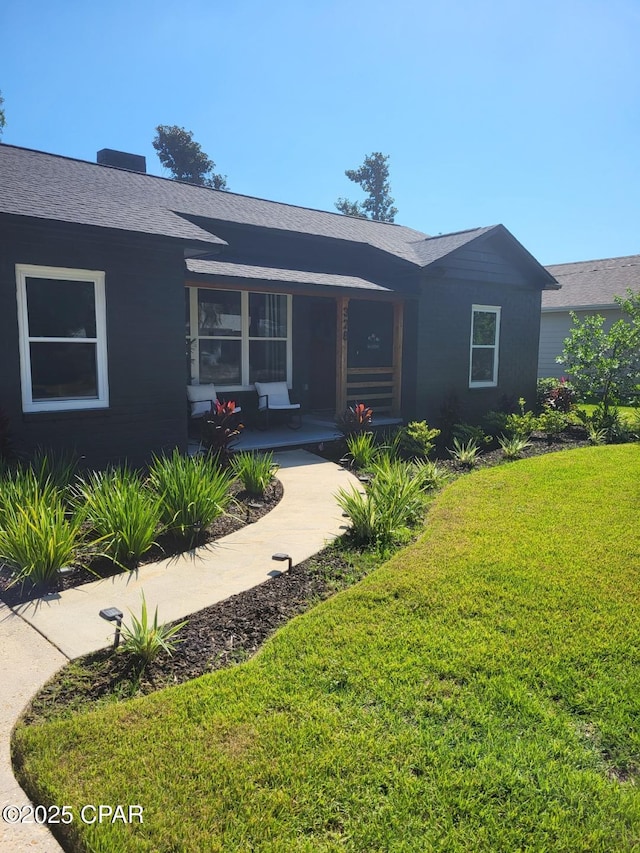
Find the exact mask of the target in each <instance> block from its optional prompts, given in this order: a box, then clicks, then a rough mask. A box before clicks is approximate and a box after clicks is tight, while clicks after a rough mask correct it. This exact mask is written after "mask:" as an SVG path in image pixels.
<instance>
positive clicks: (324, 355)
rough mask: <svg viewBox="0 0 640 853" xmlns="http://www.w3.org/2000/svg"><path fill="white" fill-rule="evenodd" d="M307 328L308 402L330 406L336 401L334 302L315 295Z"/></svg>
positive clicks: (316, 406) (318, 406)
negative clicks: (308, 333)
mask: <svg viewBox="0 0 640 853" xmlns="http://www.w3.org/2000/svg"><path fill="white" fill-rule="evenodd" d="M309 320H310V328H311V338H310V345H311V346H310V365H309V404H310V406H311V408H312V409H315V410H317V411H322V410H330V411H331V413H332V414H333V412H334V410H335V404H336V303H335V301H334V300H333V299H323V298H315V299H313V300H312V302H311V306H310V311H309Z"/></svg>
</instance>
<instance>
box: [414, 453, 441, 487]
mask: <svg viewBox="0 0 640 853" xmlns="http://www.w3.org/2000/svg"><path fill="white" fill-rule="evenodd" d="M412 471H413V474H414V476H415V477H416V479H417V480H418V481H419V482H420V488H421V489H422V490H423V491H432V490H436V489H441V488H442V487H443V486H444V485H445V483H446V482H447V481H448V479H449V475H448V474H447V472H446V471H444V470H443V469H442V468H440V467H438V464H437V463H436V462H432V461H431V460H430V459H416V460H415V461H414V463H413V466H412Z"/></svg>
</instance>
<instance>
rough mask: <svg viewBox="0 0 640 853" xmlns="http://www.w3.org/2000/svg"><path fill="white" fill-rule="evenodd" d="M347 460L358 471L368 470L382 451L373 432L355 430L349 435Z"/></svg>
mask: <svg viewBox="0 0 640 853" xmlns="http://www.w3.org/2000/svg"><path fill="white" fill-rule="evenodd" d="M346 441H347V450H348V451H349V452H348V453H347V455H346V456H345V461H346V462H347V463H348V464H349V465H350V466H351V467H352V468H355V469H356V470H357V471H366V470H368V469H369V468H370V467H371V465H372V464H373V463H374V462H375V460H376V457H377V456H378V455H379V453H380V449H379V447H377V445H376V442H375V437H374V435H373V433H372V432H354V433H352V434H351V435H348V436H347V439H346Z"/></svg>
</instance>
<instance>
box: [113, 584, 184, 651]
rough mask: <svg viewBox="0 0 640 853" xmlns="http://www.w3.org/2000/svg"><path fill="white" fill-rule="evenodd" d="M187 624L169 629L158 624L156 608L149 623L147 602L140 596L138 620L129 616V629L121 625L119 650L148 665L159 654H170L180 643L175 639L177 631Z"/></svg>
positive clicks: (182, 623)
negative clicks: (140, 603) (140, 605)
mask: <svg viewBox="0 0 640 853" xmlns="http://www.w3.org/2000/svg"><path fill="white" fill-rule="evenodd" d="M186 624H187V621H186V620H185V621H184V622H180V623H179V624H177V625H172V626H171V627H169V626H167V625H159V624H158V608H157V607H156V611H155V614H154V617H153V622H150V621H149V615H148V613H147V602H146V599H145V597H144V593H143V594H142V612H141V614H140V619H138V618H137V617H136V616H134V615H133V613H132V614H131V627H129V626H127V625H125V624H123V626H122V645H121V649H122V651H124V652H129V653H130V654H132V655H134V656H135V657H137V658H139V659H140V660H141V661H142V662H143V663H144V664H149V663H151V662H152V661H154V660H155V659H156V658H157V657H158V655H159V654H160V653H161V652H166V653H167V654H169V655H170V654H172V653H173V651H174V649H175V647H176V646H177V645H178V643H179V642H180V639H179V638H178V637H176V634H177V633H178V631H180V629H181V628H184V626H185V625H186Z"/></svg>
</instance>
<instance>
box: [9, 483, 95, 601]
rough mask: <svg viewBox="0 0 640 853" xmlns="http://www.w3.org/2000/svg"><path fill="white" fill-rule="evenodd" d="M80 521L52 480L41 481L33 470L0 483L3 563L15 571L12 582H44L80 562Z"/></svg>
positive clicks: (41, 583)
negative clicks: (62, 569)
mask: <svg viewBox="0 0 640 853" xmlns="http://www.w3.org/2000/svg"><path fill="white" fill-rule="evenodd" d="M82 522H83V518H82V514H81V513H78V512H73V513H70V512H68V511H67V509H66V508H65V506H64V503H63V501H62V498H61V496H60V494H59V492H58V491H57V490H56V489H55V488H54V487H53V486H52V484H51V482H50V481H49V480H46V481H45V483H44V484H41V483H39V482H38V480H37V478H36V476H35V474H34V472H33V471H32V470H30V469H27V470H20V471H18V472H17V473H16V476H15V478H14V479H12V480H11V481H3V482H2V484H1V486H0V562H2V563H5V565H7V566H8V567H9V568H10V569H11V570H12V571H13V572H14V575H15V578H14V582H16V583H18V582H21V581H23V580H30V581H31V582H32V583H34V584H36V586H40V587H46V586H48V585H49V584H51V583H52V582H53V581H54V580H55V578H56V576H57V572H58V570H59V569H61V568H63V567H64V566H69V565H71V564H73V563H74V562H76V561H77V559H78V555H79V551H80V549H81V545H82Z"/></svg>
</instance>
